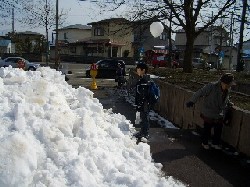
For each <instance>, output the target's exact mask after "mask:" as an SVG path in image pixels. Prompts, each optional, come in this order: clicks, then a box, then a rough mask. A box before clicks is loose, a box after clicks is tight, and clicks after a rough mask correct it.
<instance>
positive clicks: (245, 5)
mask: <svg viewBox="0 0 250 187" xmlns="http://www.w3.org/2000/svg"><path fill="white" fill-rule="evenodd" d="M242 3H243V5H242V7H243V8H242V14H241V24H240V38H239V45H238V54H237V66H236V71H238V72H239V71H243V69H244V68H243V60H242V54H243V52H242V48H243V37H244V27H245V23H246V22H247V21H246V12H247V8H249V6H248V3H247V0H242Z"/></svg>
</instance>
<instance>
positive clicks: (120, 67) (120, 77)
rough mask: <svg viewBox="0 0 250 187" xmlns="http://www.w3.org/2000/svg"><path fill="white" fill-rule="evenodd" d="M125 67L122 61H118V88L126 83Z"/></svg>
mask: <svg viewBox="0 0 250 187" xmlns="http://www.w3.org/2000/svg"><path fill="white" fill-rule="evenodd" d="M124 76H125V68H124V67H123V65H122V64H121V63H118V66H117V69H116V81H117V83H118V88H121V87H122V85H123V84H124V83H125V77H124Z"/></svg>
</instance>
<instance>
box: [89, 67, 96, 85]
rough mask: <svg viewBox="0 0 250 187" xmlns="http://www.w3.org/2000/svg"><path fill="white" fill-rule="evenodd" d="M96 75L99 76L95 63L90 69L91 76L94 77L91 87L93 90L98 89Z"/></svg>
mask: <svg viewBox="0 0 250 187" xmlns="http://www.w3.org/2000/svg"><path fill="white" fill-rule="evenodd" d="M96 75H97V67H96V64H95V63H93V64H92V65H91V67H90V76H91V77H92V83H91V85H90V88H91V89H92V90H96V89H97V84H96V80H95V77H96Z"/></svg>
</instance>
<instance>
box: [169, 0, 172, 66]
mask: <svg viewBox="0 0 250 187" xmlns="http://www.w3.org/2000/svg"><path fill="white" fill-rule="evenodd" d="M170 3H171V4H172V0H171V2H170ZM172 17H173V13H172V9H170V19H169V28H168V39H169V40H168V49H169V52H168V62H169V66H170V67H171V66H172V37H171V35H172Z"/></svg>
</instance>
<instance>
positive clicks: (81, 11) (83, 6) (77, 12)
mask: <svg viewBox="0 0 250 187" xmlns="http://www.w3.org/2000/svg"><path fill="white" fill-rule="evenodd" d="M69 1H70V3H69ZM92 1H93V0H85V1H79V0H59V9H61V8H62V9H65V10H69V12H68V16H67V17H68V18H67V20H66V21H65V24H64V26H68V25H73V24H83V25H85V24H87V23H90V22H95V21H99V20H102V19H106V18H110V17H112V16H113V17H117V14H123V13H124V12H125V11H123V9H122V8H121V10H118V11H116V12H108V11H106V12H102V13H100V9H99V8H98V7H97V6H96V3H95V2H92ZM10 20H11V16H10ZM11 28H12V25H11V21H10V24H9V25H3V26H0V35H5V34H7V33H8V32H10V31H11ZM15 30H16V31H17V32H20V31H35V32H39V33H41V34H45V28H36V29H31V28H24V27H21V26H20V24H18V23H17V22H16V24H15ZM244 34H245V38H244V41H245V40H248V39H250V34H249V30H248V31H245V32H244ZM49 37H50V38H51V31H50V33H49Z"/></svg>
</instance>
